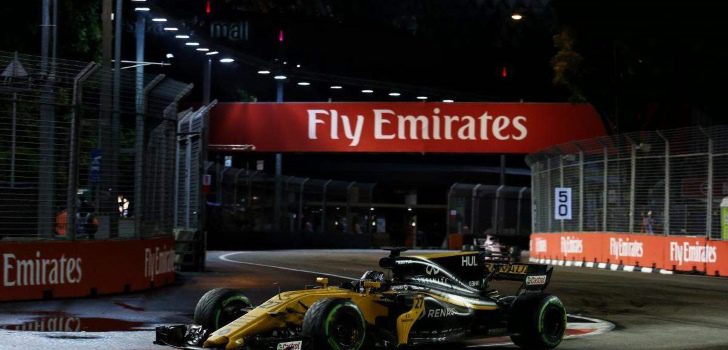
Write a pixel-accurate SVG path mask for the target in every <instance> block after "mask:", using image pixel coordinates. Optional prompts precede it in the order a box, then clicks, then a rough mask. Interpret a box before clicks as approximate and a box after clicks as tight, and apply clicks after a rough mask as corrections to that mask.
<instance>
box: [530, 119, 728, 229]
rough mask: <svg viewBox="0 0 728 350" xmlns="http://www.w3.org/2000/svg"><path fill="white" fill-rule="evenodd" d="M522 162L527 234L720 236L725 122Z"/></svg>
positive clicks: (727, 149) (608, 140)
mask: <svg viewBox="0 0 728 350" xmlns="http://www.w3.org/2000/svg"><path fill="white" fill-rule="evenodd" d="M527 162H528V164H529V165H530V167H531V169H532V173H533V176H532V189H533V193H532V198H533V209H532V211H533V232H536V233H547V232H620V233H644V234H655V235H668V236H674V235H682V236H701V237H705V238H707V239H712V240H718V239H724V240H725V239H728V237H727V236H726V235H722V234H721V208H720V205H721V202H722V201H723V199H724V198H726V197H727V196H728V126H723V125H720V126H714V127H710V128H701V127H690V128H682V129H673V130H661V131H649V132H635V133H627V134H622V135H614V136H610V137H603V138H597V139H590V140H583V141H575V142H571V143H567V144H561V145H558V146H554V147H551V148H549V149H546V150H544V151H542V152H539V153H536V154H532V155H529V156H528V157H527ZM557 191H560V192H557ZM568 192H570V198H569V196H568V195H567V194H568ZM560 196H561V198H559V197H560ZM558 200H562V201H561V202H557V201H558ZM562 205H563V206H562ZM556 206H562V207H560V208H555V207H556ZM555 209H560V210H561V211H562V212H561V213H559V212H556V211H555ZM562 214H563V215H562ZM566 214H569V215H566Z"/></svg>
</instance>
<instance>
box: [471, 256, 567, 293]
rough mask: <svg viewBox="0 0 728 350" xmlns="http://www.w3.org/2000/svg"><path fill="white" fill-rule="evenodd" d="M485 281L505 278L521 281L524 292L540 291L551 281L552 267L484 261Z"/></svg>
mask: <svg viewBox="0 0 728 350" xmlns="http://www.w3.org/2000/svg"><path fill="white" fill-rule="evenodd" d="M484 266H485V271H486V281H491V280H506V281H517V282H523V284H522V285H521V290H523V291H524V292H541V291H543V290H544V289H546V287H547V286H548V284H549V282H550V281H551V274H552V273H553V271H554V268H553V267H551V266H548V265H543V264H527V263H485V264H484Z"/></svg>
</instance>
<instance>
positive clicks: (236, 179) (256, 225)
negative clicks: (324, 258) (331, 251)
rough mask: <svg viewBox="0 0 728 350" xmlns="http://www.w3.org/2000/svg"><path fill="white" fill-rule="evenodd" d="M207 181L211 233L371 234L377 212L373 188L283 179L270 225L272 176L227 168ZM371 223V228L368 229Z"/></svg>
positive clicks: (212, 170) (210, 168) (211, 169)
mask: <svg viewBox="0 0 728 350" xmlns="http://www.w3.org/2000/svg"><path fill="white" fill-rule="evenodd" d="M207 174H209V175H211V177H212V179H213V180H212V183H211V185H212V188H213V189H212V191H214V193H212V194H210V196H211V197H217V199H216V200H217V202H215V201H214V200H213V201H211V202H210V203H215V206H217V207H219V210H218V211H219V213H218V215H217V218H218V219H217V220H216V222H215V226H217V227H214V228H211V230H213V231H220V232H241V233H244V232H319V233H323V232H325V233H356V234H365V233H370V232H373V231H374V229H375V228H376V220H377V214H380V213H377V212H375V210H374V208H373V207H372V206H373V204H372V202H373V189H374V187H375V184H373V183H361V182H351V181H336V180H330V179H329V180H323V179H310V178H301V177H293V176H283V179H282V192H283V196H282V197H283V201H282V208H283V209H282V213H283V214H282V215H281V218H280V222H278V223H276V222H275V216H274V213H273V212H274V198H275V196H274V191H275V177H274V176H271V175H268V174H266V173H264V172H262V171H250V170H246V169H238V168H232V167H226V168H223V169H221V170H220V171H219V172H216V169H215V166H214V165H213V164H212V163H210V164H209V166H208V169H207ZM372 224H373V225H372Z"/></svg>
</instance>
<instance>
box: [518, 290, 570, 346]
mask: <svg viewBox="0 0 728 350" xmlns="http://www.w3.org/2000/svg"><path fill="white" fill-rule="evenodd" d="M508 328H509V330H510V332H511V333H512V335H511V340H512V341H513V343H514V344H516V345H517V346H518V347H520V348H522V349H530V350H550V349H554V348H556V347H557V346H559V344H561V340H562V339H563V337H564V333H565V332H566V308H564V304H563V303H562V302H561V300H560V299H559V298H558V297H556V296H553V295H549V294H544V293H538V294H535V293H534V294H524V295H521V296H519V297H518V298H517V299H516V300H515V301H514V303H513V306H512V307H511V311H510V317H509V325H508Z"/></svg>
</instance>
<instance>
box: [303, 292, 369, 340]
mask: <svg viewBox="0 0 728 350" xmlns="http://www.w3.org/2000/svg"><path fill="white" fill-rule="evenodd" d="M303 334H304V335H305V336H307V337H309V338H310V339H311V343H312V347H311V349H316V350H360V349H363V348H364V342H365V340H366V321H365V320H364V315H362V313H361V311H360V310H359V307H358V306H356V304H354V303H353V302H351V301H350V300H346V299H322V300H319V301H317V302H315V303H314V304H313V305H311V308H310V309H308V311H307V312H306V315H304V317H303Z"/></svg>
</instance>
